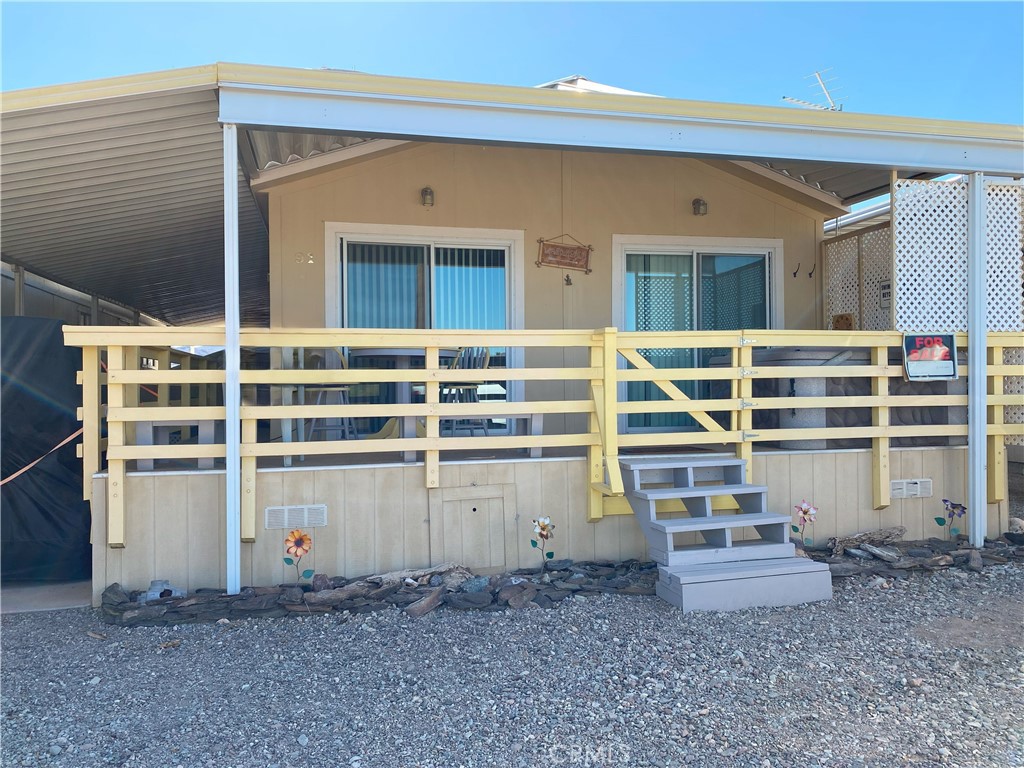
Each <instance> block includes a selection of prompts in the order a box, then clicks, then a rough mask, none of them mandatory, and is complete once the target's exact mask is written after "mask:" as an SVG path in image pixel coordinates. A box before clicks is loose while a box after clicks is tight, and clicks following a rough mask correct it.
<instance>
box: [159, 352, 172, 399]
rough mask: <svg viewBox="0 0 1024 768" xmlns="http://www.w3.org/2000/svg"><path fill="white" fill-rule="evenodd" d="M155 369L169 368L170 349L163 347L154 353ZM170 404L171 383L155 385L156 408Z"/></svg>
mask: <svg viewBox="0 0 1024 768" xmlns="http://www.w3.org/2000/svg"><path fill="white" fill-rule="evenodd" d="M156 369H157V370H158V371H169V370H171V350H170V348H169V347H164V348H163V349H161V350H159V351H158V352H157V353H156ZM170 404H171V385H170V384H166V383H164V384H157V385H156V405H157V407H158V408H167V407H168V406H169V405H170Z"/></svg>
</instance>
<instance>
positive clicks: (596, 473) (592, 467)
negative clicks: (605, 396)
mask: <svg viewBox="0 0 1024 768" xmlns="http://www.w3.org/2000/svg"><path fill="white" fill-rule="evenodd" d="M606 332H607V331H594V335H593V337H591V338H592V340H591V344H590V367H591V368H601V367H602V366H603V365H604V334H605V333H606ZM604 379H605V376H604V373H603V372H602V375H601V378H600V379H591V380H590V384H591V391H592V392H594V393H597V392H599V391H602V390H603V382H604ZM595 385H596V386H595ZM603 408H604V403H603V402H599V401H598V400H597V399H595V400H594V410H592V411H591V412H590V416H589V417H588V424H587V428H588V430H589V431H590V434H591V435H597V436H598V437H599V438H600V435H601V426H600V422H599V420H598V417H597V413H598V409H603ZM587 468H588V470H589V473H590V482H589V484H588V489H589V491H588V492H589V497H588V500H587V522H591V523H592V522H595V521H597V520H600V519H601V518H602V517H604V494H603V493H601V491H599V490H597V488H596V487H595V485H599V484H601V483H603V482H604V446H603V445H602V444H601V440H600V439H599V440H597V441H596V442H595V443H592V444H590V445H588V446H587Z"/></svg>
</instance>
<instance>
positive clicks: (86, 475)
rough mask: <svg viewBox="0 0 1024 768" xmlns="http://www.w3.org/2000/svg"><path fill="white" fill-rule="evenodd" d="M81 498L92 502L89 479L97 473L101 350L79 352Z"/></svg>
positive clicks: (98, 467)
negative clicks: (80, 369)
mask: <svg viewBox="0 0 1024 768" xmlns="http://www.w3.org/2000/svg"><path fill="white" fill-rule="evenodd" d="M81 422H82V498H83V499H85V500H86V501H89V500H91V499H92V476H93V475H95V474H96V473H97V472H99V471H100V349H99V347H91V346H90V347H83V348H82V418H81Z"/></svg>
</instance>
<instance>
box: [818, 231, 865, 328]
mask: <svg viewBox="0 0 1024 768" xmlns="http://www.w3.org/2000/svg"><path fill="white" fill-rule="evenodd" d="M824 259H825V274H826V275H827V276H828V285H827V286H826V289H825V320H826V322H827V323H828V329H829V330H832V318H833V317H835V316H836V315H842V314H847V313H849V314H851V315H853V318H854V325H853V327H854V328H860V276H859V270H858V268H857V238H856V237H847V238H843V239H842V240H834V241H832V242H828V243H825V256H824Z"/></svg>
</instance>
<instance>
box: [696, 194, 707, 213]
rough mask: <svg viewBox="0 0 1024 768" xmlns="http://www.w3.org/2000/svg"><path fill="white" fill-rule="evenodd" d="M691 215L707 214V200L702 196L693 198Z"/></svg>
mask: <svg viewBox="0 0 1024 768" xmlns="http://www.w3.org/2000/svg"><path fill="white" fill-rule="evenodd" d="M693 215H694V216H707V215H708V201H707V200H705V199H704V198H703V197H695V198H693Z"/></svg>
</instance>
